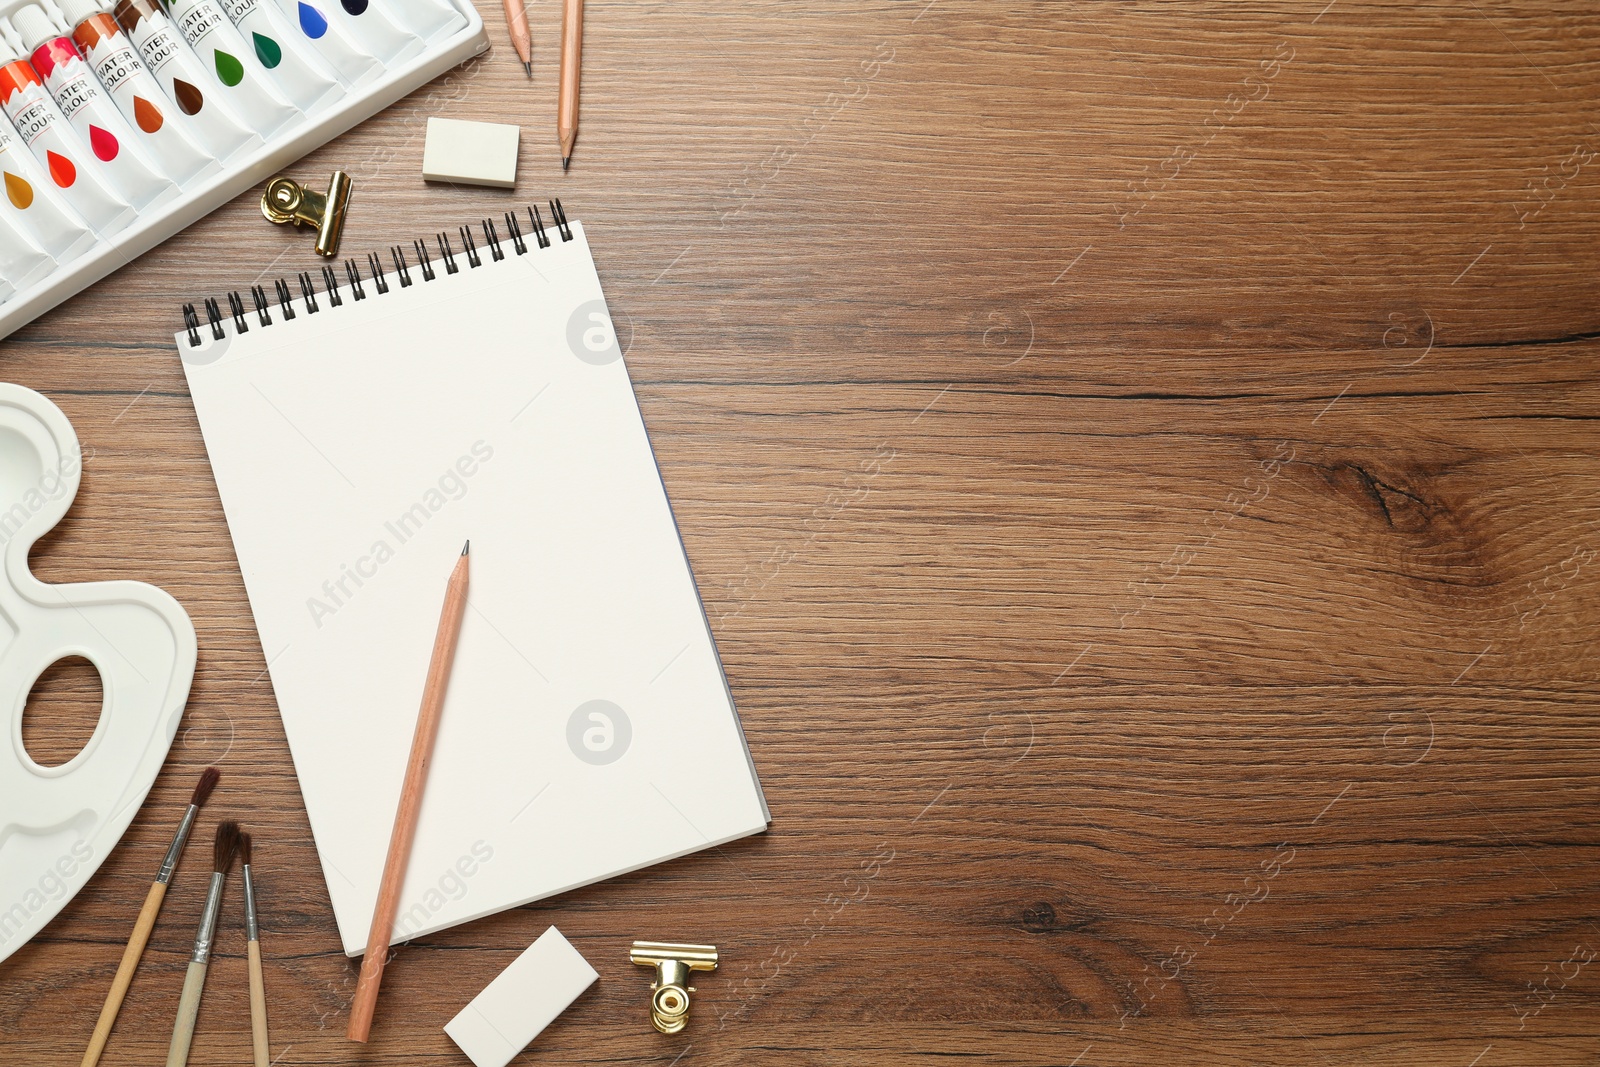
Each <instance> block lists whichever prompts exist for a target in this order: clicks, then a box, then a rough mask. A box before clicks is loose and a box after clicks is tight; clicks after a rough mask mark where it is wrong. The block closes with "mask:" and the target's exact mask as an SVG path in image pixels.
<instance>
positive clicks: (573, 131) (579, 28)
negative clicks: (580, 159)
mask: <svg viewBox="0 0 1600 1067" xmlns="http://www.w3.org/2000/svg"><path fill="white" fill-rule="evenodd" d="M582 67H583V0H565V2H564V3H563V5H562V8H561V94H560V96H559V97H558V99H557V103H556V137H557V139H558V140H560V142H561V169H562V170H563V171H564V170H566V169H567V167H569V166H571V164H572V146H573V145H574V144H576V143H577V141H578V83H579V81H580V80H582V76H583V75H582Z"/></svg>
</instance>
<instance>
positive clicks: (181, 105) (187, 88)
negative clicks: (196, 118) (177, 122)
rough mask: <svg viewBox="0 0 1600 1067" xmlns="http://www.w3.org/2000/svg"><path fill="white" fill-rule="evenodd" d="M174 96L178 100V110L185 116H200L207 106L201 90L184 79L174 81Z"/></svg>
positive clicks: (174, 79)
mask: <svg viewBox="0 0 1600 1067" xmlns="http://www.w3.org/2000/svg"><path fill="white" fill-rule="evenodd" d="M172 95H173V96H174V97H176V98H177V100H178V110H180V111H182V112H183V113H184V114H185V115H198V114H200V109H201V108H203V107H205V106H206V98H205V96H204V95H202V94H201V92H200V90H199V89H197V88H196V87H195V86H193V85H190V84H189V83H188V82H186V81H184V80H183V79H182V78H173V79H172Z"/></svg>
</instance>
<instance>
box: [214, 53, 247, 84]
mask: <svg viewBox="0 0 1600 1067" xmlns="http://www.w3.org/2000/svg"><path fill="white" fill-rule="evenodd" d="M216 60H217V77H218V78H219V79H220V80H221V81H222V84H223V85H226V86H229V87H230V88H231V87H232V86H235V85H238V84H239V83H240V82H242V81H244V64H243V63H241V62H239V61H238V60H237V59H235V58H234V57H233V56H230V55H229V54H228V53H226V52H224V51H223V50H222V49H220V48H219V49H217V50H216Z"/></svg>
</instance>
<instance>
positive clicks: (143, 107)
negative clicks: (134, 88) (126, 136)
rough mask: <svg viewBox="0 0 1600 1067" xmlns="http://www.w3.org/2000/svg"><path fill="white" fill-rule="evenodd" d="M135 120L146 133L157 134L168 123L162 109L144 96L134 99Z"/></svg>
mask: <svg viewBox="0 0 1600 1067" xmlns="http://www.w3.org/2000/svg"><path fill="white" fill-rule="evenodd" d="M179 84H180V85H181V84H182V83H181V82H180V83H179ZM195 110H197V111H198V110H199V109H198V108H196V109H195ZM133 118H134V121H136V122H137V123H138V124H139V128H140V129H141V130H143V131H144V132H145V133H155V132H156V131H157V130H159V129H160V128H161V126H162V124H163V123H165V122H166V121H167V120H166V117H165V116H164V115H162V114H161V109H160V108H159V107H156V106H155V105H154V104H152V103H151V102H150V101H148V100H146V99H145V98H144V97H142V96H135V97H134V98H133Z"/></svg>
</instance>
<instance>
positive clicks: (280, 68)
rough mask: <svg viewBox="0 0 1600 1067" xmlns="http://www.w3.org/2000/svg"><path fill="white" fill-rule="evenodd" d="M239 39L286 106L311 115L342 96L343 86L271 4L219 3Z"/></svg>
mask: <svg viewBox="0 0 1600 1067" xmlns="http://www.w3.org/2000/svg"><path fill="white" fill-rule="evenodd" d="M220 2H221V4H222V10H223V11H225V12H227V15H228V18H230V19H232V20H233V24H234V26H236V27H237V28H238V30H239V35H240V36H241V37H243V38H244V39H245V41H246V42H248V43H249V45H250V46H251V47H252V48H254V49H255V53H256V59H257V60H258V61H260V63H261V65H262V66H263V67H265V68H266V70H267V73H268V74H269V75H270V76H271V77H272V80H273V82H274V83H275V84H276V85H277V86H278V88H279V89H280V90H282V92H283V95H284V96H286V97H288V98H289V102H290V103H291V104H293V105H294V106H295V107H297V108H299V109H300V110H301V111H304V112H305V113H306V114H308V115H314V114H316V113H317V112H319V111H321V110H322V109H324V108H326V107H328V106H330V105H331V104H333V103H334V102H335V101H337V100H339V99H340V98H341V97H343V96H344V83H343V82H341V81H340V80H339V76H338V75H337V74H336V73H334V70H333V68H332V67H330V66H329V65H328V64H327V62H326V61H324V60H323V58H322V57H321V56H320V55H318V54H317V53H316V52H315V51H313V50H312V49H310V48H307V47H305V46H304V45H302V44H301V35H300V33H299V31H298V30H296V29H295V27H294V26H293V25H291V24H290V22H289V20H288V19H286V18H284V17H283V12H282V11H279V10H278V7H277V5H276V4H274V3H272V2H271V0H220Z"/></svg>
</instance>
